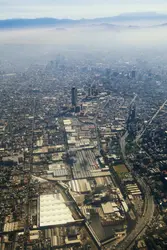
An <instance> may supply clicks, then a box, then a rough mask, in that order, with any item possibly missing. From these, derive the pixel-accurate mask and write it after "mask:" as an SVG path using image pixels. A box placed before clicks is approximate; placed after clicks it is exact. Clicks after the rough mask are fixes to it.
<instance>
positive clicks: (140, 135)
mask: <svg viewBox="0 0 167 250" xmlns="http://www.w3.org/2000/svg"><path fill="white" fill-rule="evenodd" d="M166 104H167V100H166V101H164V103H163V104H162V105H161V106H160V107H159V109H158V110H157V112H156V113H155V114H154V115H153V117H152V118H151V119H150V121H149V122H148V124H147V126H149V125H151V123H152V122H153V120H154V119H155V118H156V117H157V115H158V114H159V112H160V111H161V110H162V109H163V108H164V107H165V105H166ZM147 126H146V127H145V128H144V129H143V130H142V131H141V132H140V134H139V135H138V136H136V142H138V140H139V139H140V138H141V137H142V135H143V134H144V133H145V131H146V129H147Z"/></svg>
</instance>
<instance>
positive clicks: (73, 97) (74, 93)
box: [71, 87, 77, 106]
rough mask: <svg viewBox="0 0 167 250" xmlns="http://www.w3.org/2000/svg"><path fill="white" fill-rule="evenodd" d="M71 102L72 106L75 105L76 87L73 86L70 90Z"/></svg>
mask: <svg viewBox="0 0 167 250" xmlns="http://www.w3.org/2000/svg"><path fill="white" fill-rule="evenodd" d="M71 102H72V106H76V105H77V89H76V88H75V87H73V88H72V90H71Z"/></svg>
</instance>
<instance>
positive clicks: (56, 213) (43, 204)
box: [39, 193, 74, 227]
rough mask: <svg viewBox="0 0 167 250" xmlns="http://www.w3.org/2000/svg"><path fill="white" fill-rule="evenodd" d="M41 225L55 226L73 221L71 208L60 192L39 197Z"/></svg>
mask: <svg viewBox="0 0 167 250" xmlns="http://www.w3.org/2000/svg"><path fill="white" fill-rule="evenodd" d="M39 209H40V211H39V225H40V227H44V226H54V225H61V224H66V223H69V222H73V221H74V218H73V217H72V214H71V211H70V209H69V208H68V207H67V206H66V204H65V201H64V199H63V197H62V195H61V194H60V193H57V194H48V195H41V196H40V197H39Z"/></svg>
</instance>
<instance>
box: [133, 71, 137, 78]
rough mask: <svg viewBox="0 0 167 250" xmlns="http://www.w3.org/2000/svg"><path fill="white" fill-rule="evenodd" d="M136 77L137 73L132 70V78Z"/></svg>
mask: <svg viewBox="0 0 167 250" xmlns="http://www.w3.org/2000/svg"><path fill="white" fill-rule="evenodd" d="M135 77H136V71H135V70H132V78H135Z"/></svg>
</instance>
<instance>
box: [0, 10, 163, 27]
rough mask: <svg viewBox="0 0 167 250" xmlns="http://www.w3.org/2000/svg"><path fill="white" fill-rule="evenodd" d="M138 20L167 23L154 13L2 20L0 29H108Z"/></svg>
mask: <svg viewBox="0 0 167 250" xmlns="http://www.w3.org/2000/svg"><path fill="white" fill-rule="evenodd" d="M137 20H143V21H145V20H154V21H161V20H162V22H166V21H167V15H162V14H157V13H154V12H144V13H128V14H126V13H125V14H121V15H119V16H113V17H103V18H94V19H80V20H72V19H56V18H36V19H7V20H0V29H14V28H32V27H50V26H54V27H58V28H63V27H67V26H74V25H94V24H95V25H96V24H100V25H102V26H105V27H108V28H114V27H119V25H118V24H114V23H119V22H120V23H124V22H125V23H126V22H127V21H131V22H133V21H134V22H135V21H137ZM127 27H129V28H138V27H137V26H135V25H129V26H127Z"/></svg>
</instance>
